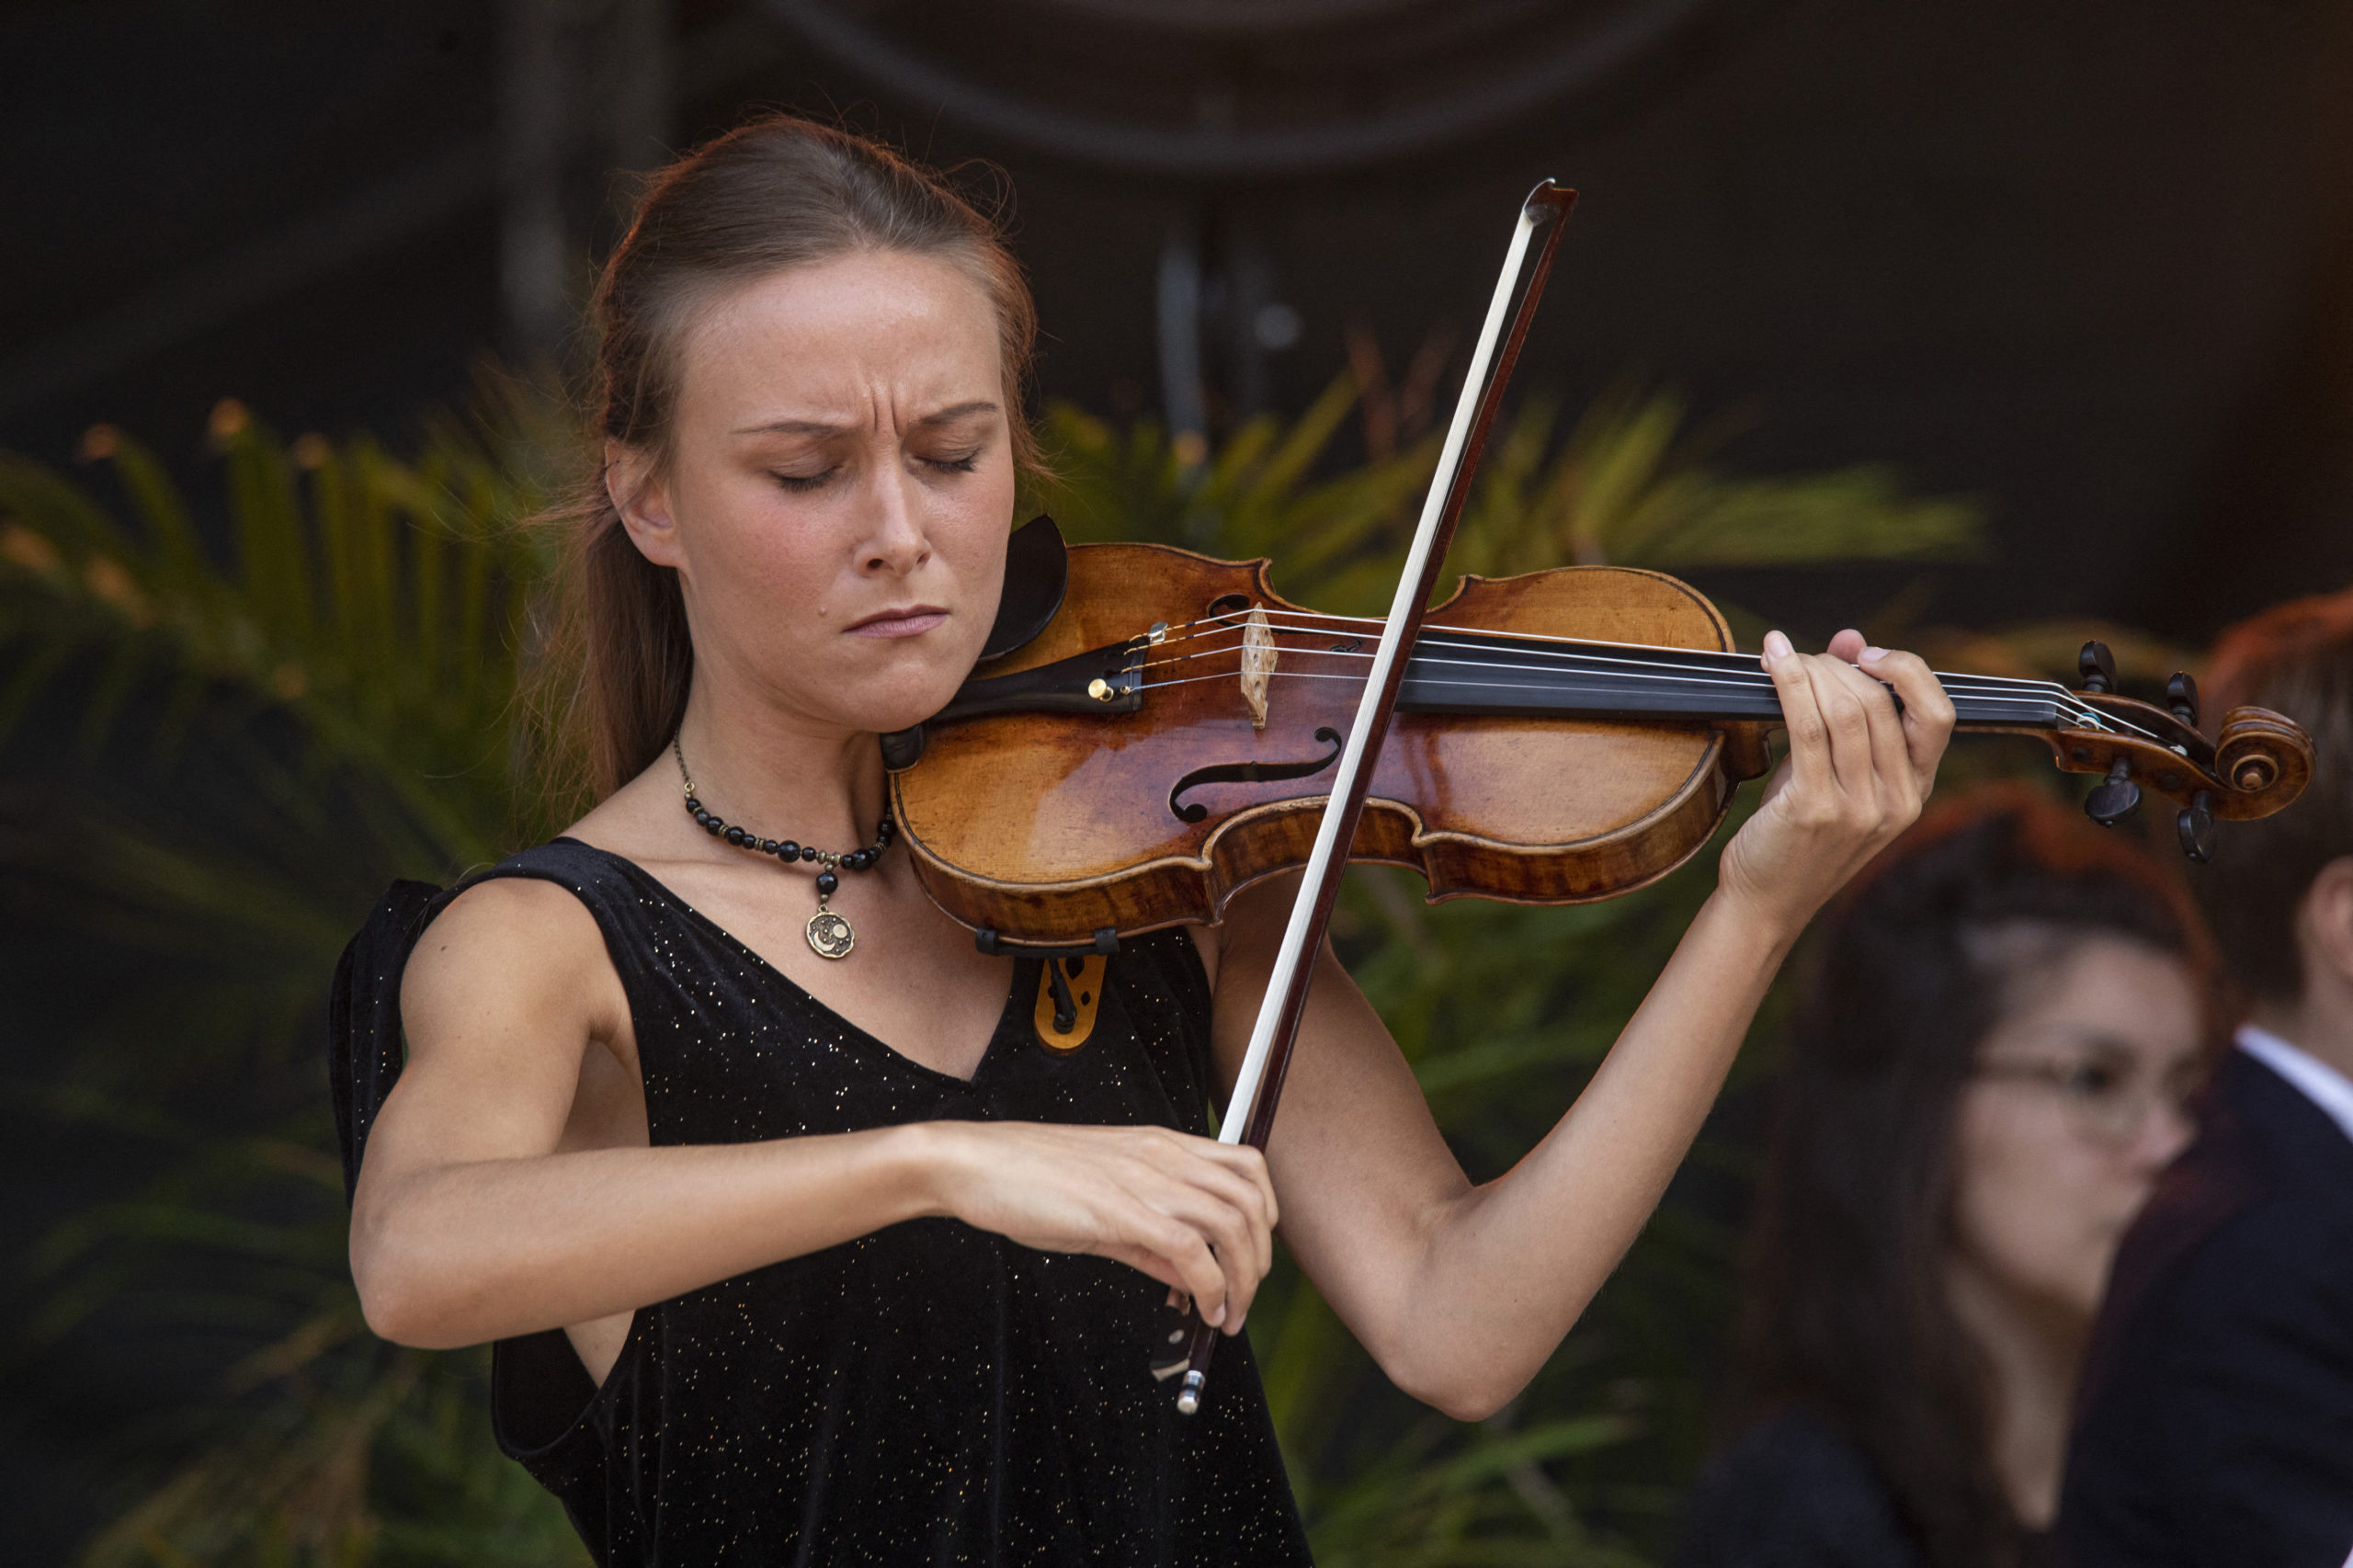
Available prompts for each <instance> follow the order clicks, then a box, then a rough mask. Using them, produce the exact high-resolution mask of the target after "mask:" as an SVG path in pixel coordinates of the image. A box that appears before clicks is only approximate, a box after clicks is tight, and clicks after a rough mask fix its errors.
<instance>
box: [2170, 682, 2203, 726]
mask: <svg viewBox="0 0 2353 1568" xmlns="http://www.w3.org/2000/svg"><path fill="white" fill-rule="evenodd" d="M2165 706H2166V707H2168V708H2170V709H2172V710H2173V716H2174V717H2175V718H2177V719H2178V720H2180V721H2181V722H2183V723H2185V724H2187V725H2188V726H2189V727H2190V728H2191V729H2193V730H2194V729H2196V728H2198V683H2197V682H2196V681H2194V680H2192V679H2190V678H2189V672H2188V670H2176V671H2174V672H2173V678H2171V679H2170V680H2168V681H2166V682H2165Z"/></svg>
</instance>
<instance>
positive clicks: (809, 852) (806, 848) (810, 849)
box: [801, 844, 817, 860]
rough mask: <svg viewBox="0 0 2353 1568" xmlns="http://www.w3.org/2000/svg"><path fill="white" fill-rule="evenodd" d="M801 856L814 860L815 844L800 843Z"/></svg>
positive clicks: (815, 853)
mask: <svg viewBox="0 0 2353 1568" xmlns="http://www.w3.org/2000/svg"><path fill="white" fill-rule="evenodd" d="M801 858H802V859H803V860H814V859H815V858H817V846H815V845H813V844H804V845H802V846H801Z"/></svg>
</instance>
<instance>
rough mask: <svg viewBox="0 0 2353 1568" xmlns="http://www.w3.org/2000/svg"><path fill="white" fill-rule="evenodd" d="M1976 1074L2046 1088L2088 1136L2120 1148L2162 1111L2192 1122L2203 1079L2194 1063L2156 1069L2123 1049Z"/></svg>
mask: <svg viewBox="0 0 2353 1568" xmlns="http://www.w3.org/2000/svg"><path fill="white" fill-rule="evenodd" d="M1975 1075H1976V1076H1977V1077H1980V1078H1994V1079H1999V1080H2006V1081H2011V1082H2018V1083H2028V1084H2039V1085H2043V1086H2045V1087H2047V1088H2049V1089H2050V1090H2052V1092H2053V1093H2055V1094H2056V1095H2058V1096H2059V1100H2060V1104H2062V1105H2063V1106H2064V1107H2065V1108H2066V1109H2067V1113H2068V1114H2069V1115H2070V1116H2071V1117H2073V1118H2074V1119H2075V1123H2076V1125H2077V1126H2079V1127H2080V1128H2082V1129H2083V1131H2085V1132H2086V1134H2088V1135H2090V1136H2091V1137H2093V1138H2095V1139H2097V1140H2098V1141H2099V1142H2103V1143H2109V1144H2115V1145H2119V1146H2120V1145H2123V1144H2126V1143H2130V1142H2132V1140H2133V1139H2135V1138H2137V1137H2138V1136H2140V1132H2141V1130H2142V1129H2143V1128H2144V1127H2146V1126H2147V1125H2148V1124H2149V1113H2150V1112H2151V1111H2153V1110H2156V1109H2158V1108H2164V1109H2165V1110H2166V1111H2169V1112H2171V1113H2172V1114H2173V1115H2175V1116H2177V1117H2179V1118H2181V1119H2183V1120H2185V1121H2186V1120H2188V1119H2190V1113H2189V1101H2190V1097H2191V1096H2193V1095H2195V1094H2196V1093H2197V1092H2198V1086H2199V1085H2200V1082H2202V1081H2203V1076H2204V1075H2203V1074H2202V1072H2201V1071H2200V1068H2199V1067H2198V1066H2197V1065H2196V1064H2194V1063H2192V1064H2189V1065H2187V1066H2184V1067H2181V1068H2177V1069H2176V1070H2174V1071H2172V1072H2158V1071H2153V1070H2150V1069H2148V1068H2144V1067H2143V1066H2142V1065H2141V1064H2140V1062H2138V1061H2137V1060H2136V1059H2134V1058H2133V1057H2132V1056H2131V1054H2129V1053H2127V1052H2124V1051H2113V1052H2110V1051H2082V1052H2076V1053H2075V1054H2071V1055H2061V1056H2050V1057H2040V1058H2021V1059H2017V1060H2011V1061H1995V1062H1979V1063H1978V1064H1977V1068H1976V1074H1975Z"/></svg>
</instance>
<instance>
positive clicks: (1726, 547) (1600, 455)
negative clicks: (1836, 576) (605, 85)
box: [1035, 377, 1984, 614]
mask: <svg viewBox="0 0 2353 1568" xmlns="http://www.w3.org/2000/svg"><path fill="white" fill-rule="evenodd" d="M1354 401H1355V389H1354V385H1353V383H1352V382H1351V381H1349V380H1348V379H1347V378H1346V377H1343V378H1341V379H1340V380H1338V381H1335V382H1333V383H1332V385H1331V386H1330V387H1329V388H1327V389H1326V390H1325V391H1324V394H1323V395H1322V396H1321V397H1319V398H1318V399H1317V400H1316V401H1315V403H1313V405H1312V406H1311V407H1310V408H1309V410H1308V411H1307V413H1306V414H1305V415H1302V417H1301V418H1300V420H1299V421H1298V422H1297V423H1296V424H1294V425H1292V426H1290V428H1288V429H1285V428H1283V427H1281V426H1279V425H1277V424H1276V423H1275V422H1274V421H1273V420H1271V419H1260V420H1257V421H1254V422H1253V423H1251V424H1249V425H1246V426H1244V427H1243V428H1242V429H1240V430H1239V431H1237V432H1236V433H1235V435H1234V437H1233V439H1232V440H1231V441H1230V442H1229V443H1228V444H1227V445H1226V446H1225V447H1224V448H1223V449H1222V450H1221V451H1219V452H1218V453H1217V455H1216V456H1215V458H1214V459H1213V460H1211V462H1209V463H1208V464H1206V465H1204V466H1202V467H1200V468H1197V469H1196V468H1188V467H1187V466H1186V465H1185V464H1184V463H1183V462H1182V461H1181V460H1180V459H1179V457H1178V455H1177V454H1176V451H1175V450H1174V449H1172V447H1171V446H1170V445H1169V443H1168V442H1167V441H1166V440H1165V438H1164V437H1163V436H1162V434H1161V432H1160V430H1159V428H1158V427H1157V426H1154V425H1152V424H1149V423H1144V424H1140V425H1137V426H1133V427H1132V428H1131V430H1129V431H1128V432H1127V433H1126V434H1125V435H1121V434H1120V433H1118V432H1116V431H1114V430H1113V429H1112V428H1111V427H1110V426H1108V425H1106V424H1105V423H1103V422H1102V421H1101V420H1099V419H1097V418H1095V417H1094V416H1093V415H1087V414H1085V413H1083V412H1081V411H1079V410H1077V409H1074V408H1071V407H1069V406H1068V405H1056V406H1055V407H1053V408H1051V409H1050V410H1049V411H1048V413H1047V417H1046V428H1045V435H1046V447H1047V450H1048V452H1049V455H1050V457H1051V459H1052V460H1053V461H1054V463H1055V465H1056V468H1057V473H1056V476H1055V477H1054V479H1052V480H1051V481H1049V482H1047V483H1043V484H1041V485H1040V486H1038V487H1037V491H1036V495H1035V500H1036V502H1037V504H1038V505H1040V506H1043V507H1044V508H1045V509H1047V510H1050V511H1052V512H1053V513H1054V514H1055V515H1056V517H1058V518H1060V519H1061V520H1062V522H1063V531H1064V532H1065V533H1067V534H1068V535H1069V536H1070V537H1071V538H1073V539H1074V540H1095V539H1112V538H1120V539H1149V540H1155V541H1157V542H1160V543H1165V544H1181V545H1185V546H1187V547H1188V548H1191V549H1195V550H1200V551H1206V552H1208V553H1210V554H1212V555H1217V556H1221V557H1223V558H1226V559H1230V560H1251V559H1255V558H1256V557H1259V556H1267V557H1270V558H1272V559H1273V560H1274V561H1275V562H1276V568H1277V572H1278V574H1279V575H1278V579H1277V581H1278V585H1279V587H1281V588H1282V589H1283V591H1284V592H1286V593H1287V594H1290V595H1291V596H1292V597H1297V598H1302V599H1303V600H1304V601H1305V602H1308V603H1311V604H1313V605H1314V606H1315V607H1316V608H1322V609H1329V610H1333V611H1335V612H1339V613H1350V614H1367V613H1374V612H1377V611H1378V610H1379V609H1380V608H1381V607H1382V606H1383V605H1384V604H1385V603H1386V600H1387V597H1388V590H1389V588H1390V587H1391V586H1392V585H1393V581H1394V566H1393V560H1394V558H1395V556H1396V555H1397V554H1398V553H1399V552H1400V551H1402V550H1403V548H1404V542H1405V540H1406V537H1407V534H1408V532H1409V530H1410V528H1411V526H1412V523H1413V521H1414V518H1415V513H1416V509H1417V507H1418V506H1419V504H1420V502H1421V500H1422V496H1423V494H1424V492H1425V490H1426V489H1427V485H1428V483H1429V480H1430V475H1431V472H1432V471H1433V469H1434V468H1435V466H1436V464H1437V460H1438V438H1437V437H1436V436H1435V435H1434V434H1433V435H1431V436H1429V437H1425V438H1424V439H1423V440H1421V441H1419V442H1417V443H1415V444H1414V445H1413V446H1411V447H1409V448H1407V449H1404V451H1402V452H1400V453H1398V454H1397V455H1396V456H1394V457H1392V458H1390V459H1388V460H1384V461H1380V462H1374V463H1370V464H1368V465H1365V466H1363V467H1360V468H1354V469H1348V470H1346V471H1344V472H1338V473H1336V474H1333V475H1330V476H1329V477H1324V478H1318V477H1316V475H1317V474H1318V472H1320V471H1321V470H1322V469H1324V468H1326V467H1328V466H1329V457H1330V449H1331V445H1332V442H1333V441H1334V439H1335V438H1336V437H1337V436H1338V435H1339V433H1340V431H1341V430H1342V428H1343V427H1344V422H1345V420H1346V417H1347V414H1348V412H1349V410H1350V408H1351V407H1352V405H1353V403H1354ZM1558 415H1559V409H1558V405H1557V404H1556V403H1552V402H1551V401H1549V400H1544V399H1539V400H1536V401H1534V402H1532V403H1529V406H1528V407H1526V408H1525V409H1523V410H1522V411H1521V412H1520V414H1519V415H1518V416H1517V417H1515V418H1514V419H1512V420H1511V421H1510V422H1508V423H1507V424H1506V425H1505V426H1503V427H1502V428H1501V429H1500V430H1499V431H1498V432H1497V434H1496V436H1495V438H1494V440H1493V441H1492V442H1491V444H1490V446H1489V449H1488V452H1487V455H1486V458H1485V460H1484V462H1483V464H1482V466H1481V469H1480V472H1479V474H1478V476H1477V479H1476V481H1475V483H1474V484H1473V486H1472V494H1471V497H1470V499H1469V501H1468V503H1467V505H1466V506H1465V508H1464V514H1463V520H1462V527H1461V531H1460V533H1459V534H1458V536H1457V539H1456V541H1455V545H1454V549H1453V551H1452V552H1451V553H1450V555H1449V558H1448V562H1447V564H1448V568H1449V572H1454V573H1461V572H1473V573H1477V574H1481V575H1483V576H1490V577H1498V576H1506V575H1511V574H1517V573H1522V572H1537V571H1542V570H1544V569H1546V568H1548V567H1552V566H1561V565H1568V564H1584V565H1620V566H1643V567H1650V568H1653V569H1655V570H1659V571H1666V572H1676V571H1685V570H1690V569H1694V568H1703V567H1733V566H1804V565H1819V564H1825V563H1830V562H1859V561H1954V560H1967V559H1972V558H1974V557H1976V556H1977V555H1979V554H1982V552H1983V551H1984V517H1983V515H1982V513H1981V510H1980V509H1979V508H1978V507H1977V506H1975V505H1974V504H1973V503H1971V502H1968V501H1965V500H1961V499H1955V498H1950V497H1930V498H1921V497H1916V496H1912V495H1909V494H1905V492H1904V488H1903V486H1902V484H1901V483H1900V482H1899V481H1898V479H1897V477H1896V476H1895V474H1894V473H1893V471H1891V470H1889V469H1886V468H1883V467H1879V466H1870V465H1866V466H1859V467H1854V468H1847V469H1840V470H1836V471H1834V472H1827V473H1820V474H1810V475H1802V476H1798V477H1793V478H1770V479H1752V478H1730V477H1726V476H1724V475H1722V474H1719V473H1717V472H1713V471H1711V470H1710V469H1709V468H1707V467H1705V466H1703V465H1702V464H1701V462H1700V461H1699V457H1700V455H1701V454H1702V452H1703V450H1704V443H1702V442H1700V441H1698V440H1695V439H1694V438H1692V437H1690V435H1689V434H1688V429H1687V423H1688V421H1687V410H1686V408H1685V406H1684V404H1683V403H1682V401H1681V400H1680V399H1678V398H1677V397H1675V396H1673V395H1672V394H1669V393H1665V392H1661V393H1655V394H1653V395H1650V396H1648V397H1642V398H1635V397H1629V396H1612V397H1608V398H1605V399H1603V400H1602V401H1600V402H1598V403H1595V404H1594V405H1593V406H1592V407H1591V408H1589V409H1588V410H1586V413H1585V415H1584V416H1583V417H1582V418H1580V419H1579V420H1578V421H1577V422H1576V424H1575V426H1574V427H1573V428H1572V429H1571V430H1570V431H1569V433H1568V435H1567V436H1566V437H1565V438H1561V439H1556V438H1555V433H1556V429H1557V426H1558Z"/></svg>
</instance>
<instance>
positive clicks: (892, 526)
mask: <svg viewBox="0 0 2353 1568" xmlns="http://www.w3.org/2000/svg"><path fill="white" fill-rule="evenodd" d="M873 473H874V481H873V487H872V495H871V499H870V504H869V505H868V506H866V508H865V509H864V510H865V513H866V517H867V521H868V528H867V535H866V538H864V539H863V540H860V541H859V542H858V570H859V571H860V572H865V573H872V574H881V575H885V576H892V577H904V576H906V575H908V574H910V573H912V572H914V571H915V568H917V567H918V566H921V565H922V564H923V563H924V562H926V561H928V560H930V559H931V539H930V536H929V535H928V534H926V532H925V531H924V527H923V519H922V516H921V513H920V511H919V509H918V507H917V506H915V504H914V503H913V501H912V500H911V498H910V497H909V495H908V493H907V492H908V488H909V484H908V480H907V477H906V475H904V473H902V472H899V465H898V464H896V463H878V464H876V465H875V467H874V470H873Z"/></svg>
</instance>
